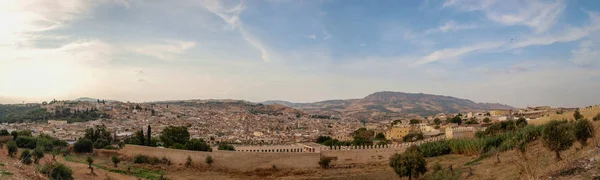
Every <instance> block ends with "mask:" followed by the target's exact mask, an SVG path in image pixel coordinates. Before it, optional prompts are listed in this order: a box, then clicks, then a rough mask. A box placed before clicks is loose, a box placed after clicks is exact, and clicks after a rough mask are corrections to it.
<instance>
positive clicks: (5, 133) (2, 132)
mask: <svg viewBox="0 0 600 180" xmlns="http://www.w3.org/2000/svg"><path fill="white" fill-rule="evenodd" d="M8 135H10V133H8V130H6V129H2V130H0V136H8Z"/></svg>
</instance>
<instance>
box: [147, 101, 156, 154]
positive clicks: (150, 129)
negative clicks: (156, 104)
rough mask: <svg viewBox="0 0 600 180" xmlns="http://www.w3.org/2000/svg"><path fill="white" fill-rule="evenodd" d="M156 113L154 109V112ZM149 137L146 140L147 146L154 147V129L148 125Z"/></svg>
mask: <svg viewBox="0 0 600 180" xmlns="http://www.w3.org/2000/svg"><path fill="white" fill-rule="evenodd" d="M152 111H154V109H153V110H152ZM147 133H148V137H147V138H146V139H147V140H146V145H148V146H152V128H151V127H150V125H148V131H147Z"/></svg>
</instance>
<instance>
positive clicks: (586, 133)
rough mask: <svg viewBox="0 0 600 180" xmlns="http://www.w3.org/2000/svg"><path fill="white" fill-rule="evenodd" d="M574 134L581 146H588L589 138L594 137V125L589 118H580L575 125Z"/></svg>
mask: <svg viewBox="0 0 600 180" xmlns="http://www.w3.org/2000/svg"><path fill="white" fill-rule="evenodd" d="M573 134H575V138H577V141H579V143H580V144H581V146H587V139H588V138H591V137H594V126H592V123H590V121H588V120H587V119H580V120H578V121H576V122H575V124H574V125H573Z"/></svg>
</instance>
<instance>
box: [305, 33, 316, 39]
mask: <svg viewBox="0 0 600 180" xmlns="http://www.w3.org/2000/svg"><path fill="white" fill-rule="evenodd" d="M307 38H309V39H317V35H315V34H311V35H309V36H307Z"/></svg>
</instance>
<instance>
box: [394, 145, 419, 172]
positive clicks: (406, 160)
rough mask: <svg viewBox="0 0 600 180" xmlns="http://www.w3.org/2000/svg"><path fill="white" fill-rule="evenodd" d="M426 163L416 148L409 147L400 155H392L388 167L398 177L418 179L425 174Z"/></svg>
mask: <svg viewBox="0 0 600 180" xmlns="http://www.w3.org/2000/svg"><path fill="white" fill-rule="evenodd" d="M426 166H427V162H425V158H424V157H423V155H422V154H421V153H419V151H418V150H417V147H416V146H411V147H409V148H408V149H407V150H406V151H405V152H404V153H402V154H398V153H396V154H394V155H393V156H392V157H390V167H392V169H394V171H395V172H396V174H398V176H400V177H408V179H409V180H411V179H412V178H413V177H415V178H418V177H419V176H420V175H422V174H425V172H427V167H426Z"/></svg>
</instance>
